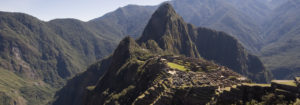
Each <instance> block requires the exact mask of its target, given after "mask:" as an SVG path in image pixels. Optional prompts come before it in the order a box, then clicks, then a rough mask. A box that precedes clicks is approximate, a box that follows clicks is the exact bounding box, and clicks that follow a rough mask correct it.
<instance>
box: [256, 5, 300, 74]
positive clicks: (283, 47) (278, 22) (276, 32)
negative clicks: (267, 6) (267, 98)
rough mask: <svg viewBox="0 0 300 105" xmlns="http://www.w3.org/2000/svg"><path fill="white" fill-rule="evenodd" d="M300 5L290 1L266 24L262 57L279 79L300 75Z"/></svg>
mask: <svg viewBox="0 0 300 105" xmlns="http://www.w3.org/2000/svg"><path fill="white" fill-rule="evenodd" d="M299 5H300V2H299V1H298V0H289V1H288V2H286V3H284V4H283V5H281V6H279V7H278V8H276V9H275V11H276V12H274V13H273V14H272V18H271V19H270V21H268V24H266V26H267V27H268V29H267V31H266V35H265V36H264V39H265V43H266V45H265V46H264V47H263V48H262V50H261V52H262V54H261V57H262V59H263V61H264V62H265V63H266V66H267V67H268V68H270V70H272V72H273V74H274V76H275V77H276V78H278V79H286V78H293V77H294V76H299V75H300V72H299V70H300V66H299V57H300V54H299V53H298V52H299V51H300V47H299V45H300V36H299V35H300V31H299V30H300V22H299V19H300V15H299V9H300V6H299Z"/></svg>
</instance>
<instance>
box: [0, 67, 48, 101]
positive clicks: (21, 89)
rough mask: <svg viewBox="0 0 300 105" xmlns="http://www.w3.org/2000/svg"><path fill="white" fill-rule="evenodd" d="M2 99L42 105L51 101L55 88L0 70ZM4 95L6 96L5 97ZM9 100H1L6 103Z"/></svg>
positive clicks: (0, 95)
mask: <svg viewBox="0 0 300 105" xmlns="http://www.w3.org/2000/svg"><path fill="white" fill-rule="evenodd" d="M0 77H1V78H0V93H2V94H0V97H2V98H3V97H6V98H7V99H10V100H11V101H12V102H13V101H16V102H17V103H19V104H26V102H27V103H29V102H30V104H31V105H42V104H46V103H47V102H48V101H51V99H52V98H51V97H52V96H53V95H54V88H52V87H50V86H49V85H47V84H45V83H43V82H42V81H39V80H29V79H23V78H21V77H19V76H18V75H16V74H14V73H13V72H11V71H8V70H5V69H2V68H0ZM3 95H4V96H3ZM18 99H19V100H18ZM5 101H8V100H2V101H1V100H0V103H1V102H5Z"/></svg>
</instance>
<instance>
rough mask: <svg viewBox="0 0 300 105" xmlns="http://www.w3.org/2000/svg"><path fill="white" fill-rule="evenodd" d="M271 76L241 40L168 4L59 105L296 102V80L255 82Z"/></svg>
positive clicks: (63, 94)
mask: <svg viewBox="0 0 300 105" xmlns="http://www.w3.org/2000/svg"><path fill="white" fill-rule="evenodd" d="M160 16H162V17H161V18H160ZM164 16H166V17H164ZM186 49H190V50H186ZM93 72H94V73H93ZM95 72H97V73H95ZM268 76H270V75H269V72H268V71H267V70H265V68H264V66H263V64H262V63H261V61H260V60H259V58H257V57H256V56H254V55H251V54H249V53H247V52H246V50H244V48H243V46H242V45H241V44H239V42H238V41H237V40H236V39H235V38H233V37H231V36H229V35H228V34H226V33H224V32H218V31H215V30H211V29H208V28H203V27H200V28H196V27H195V26H193V25H191V24H187V23H185V22H184V20H183V19H182V18H181V17H180V16H179V15H177V14H176V12H175V11H174V9H173V8H172V6H171V5H170V4H168V3H164V4H162V5H161V6H160V7H159V8H158V10H157V11H156V12H154V14H153V15H152V18H151V19H150V20H149V22H148V25H147V26H146V28H145V30H144V32H143V34H142V36H141V37H140V38H139V39H137V40H136V41H135V40H134V39H132V38H130V37H126V38H124V39H123V40H122V41H121V42H120V44H119V46H118V47H117V49H116V50H115V51H114V53H113V55H111V56H110V57H108V58H106V59H104V60H102V61H99V62H98V63H96V64H94V65H92V66H91V67H90V68H89V69H88V70H87V71H86V72H84V73H83V74H81V75H79V76H76V77H75V78H73V79H72V80H70V81H69V82H68V84H67V86H65V87H64V88H63V89H62V90H61V91H59V92H58V93H57V94H56V96H57V101H55V102H54V105H61V104H72V105H108V104H109V105H112V104H120V105H124V104H134V105H150V104H155V105H203V104H217V105H220V104H225V105H227V104H265V103H270V104H272V102H273V101H272V100H278V101H277V103H283V104H285V103H291V102H294V101H296V97H299V96H297V94H296V93H297V92H296V93H293V92H292V91H290V90H289V88H292V90H293V91H294V90H295V91H299V90H297V86H298V85H296V83H294V82H293V81H292V82H291V81H288V82H287V83H285V82H286V81H283V82H277V83H278V84H279V85H278V84H275V83H274V82H272V84H256V83H255V82H266V81H268V79H269V77H268ZM277 86H279V87H277ZM298 87H299V86H298ZM69 88H72V89H71V90H69ZM282 89H283V90H282ZM280 90H282V91H280ZM254 91H255V92H254ZM256 91H257V92H256ZM279 91H280V92H279ZM74 95H75V96H74ZM82 97H83V98H82ZM74 100H76V102H74Z"/></svg>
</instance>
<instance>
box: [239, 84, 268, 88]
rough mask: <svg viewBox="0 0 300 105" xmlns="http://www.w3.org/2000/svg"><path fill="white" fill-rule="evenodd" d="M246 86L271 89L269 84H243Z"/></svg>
mask: <svg viewBox="0 0 300 105" xmlns="http://www.w3.org/2000/svg"><path fill="white" fill-rule="evenodd" d="M242 85H246V86H261V87H271V84H257V83H243V84H242Z"/></svg>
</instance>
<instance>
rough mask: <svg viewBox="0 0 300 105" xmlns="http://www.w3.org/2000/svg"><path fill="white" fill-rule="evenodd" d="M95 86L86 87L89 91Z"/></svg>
mask: <svg viewBox="0 0 300 105" xmlns="http://www.w3.org/2000/svg"><path fill="white" fill-rule="evenodd" d="M95 88H96V86H88V87H86V89H87V90H89V91H93V90H94V89H95Z"/></svg>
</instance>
